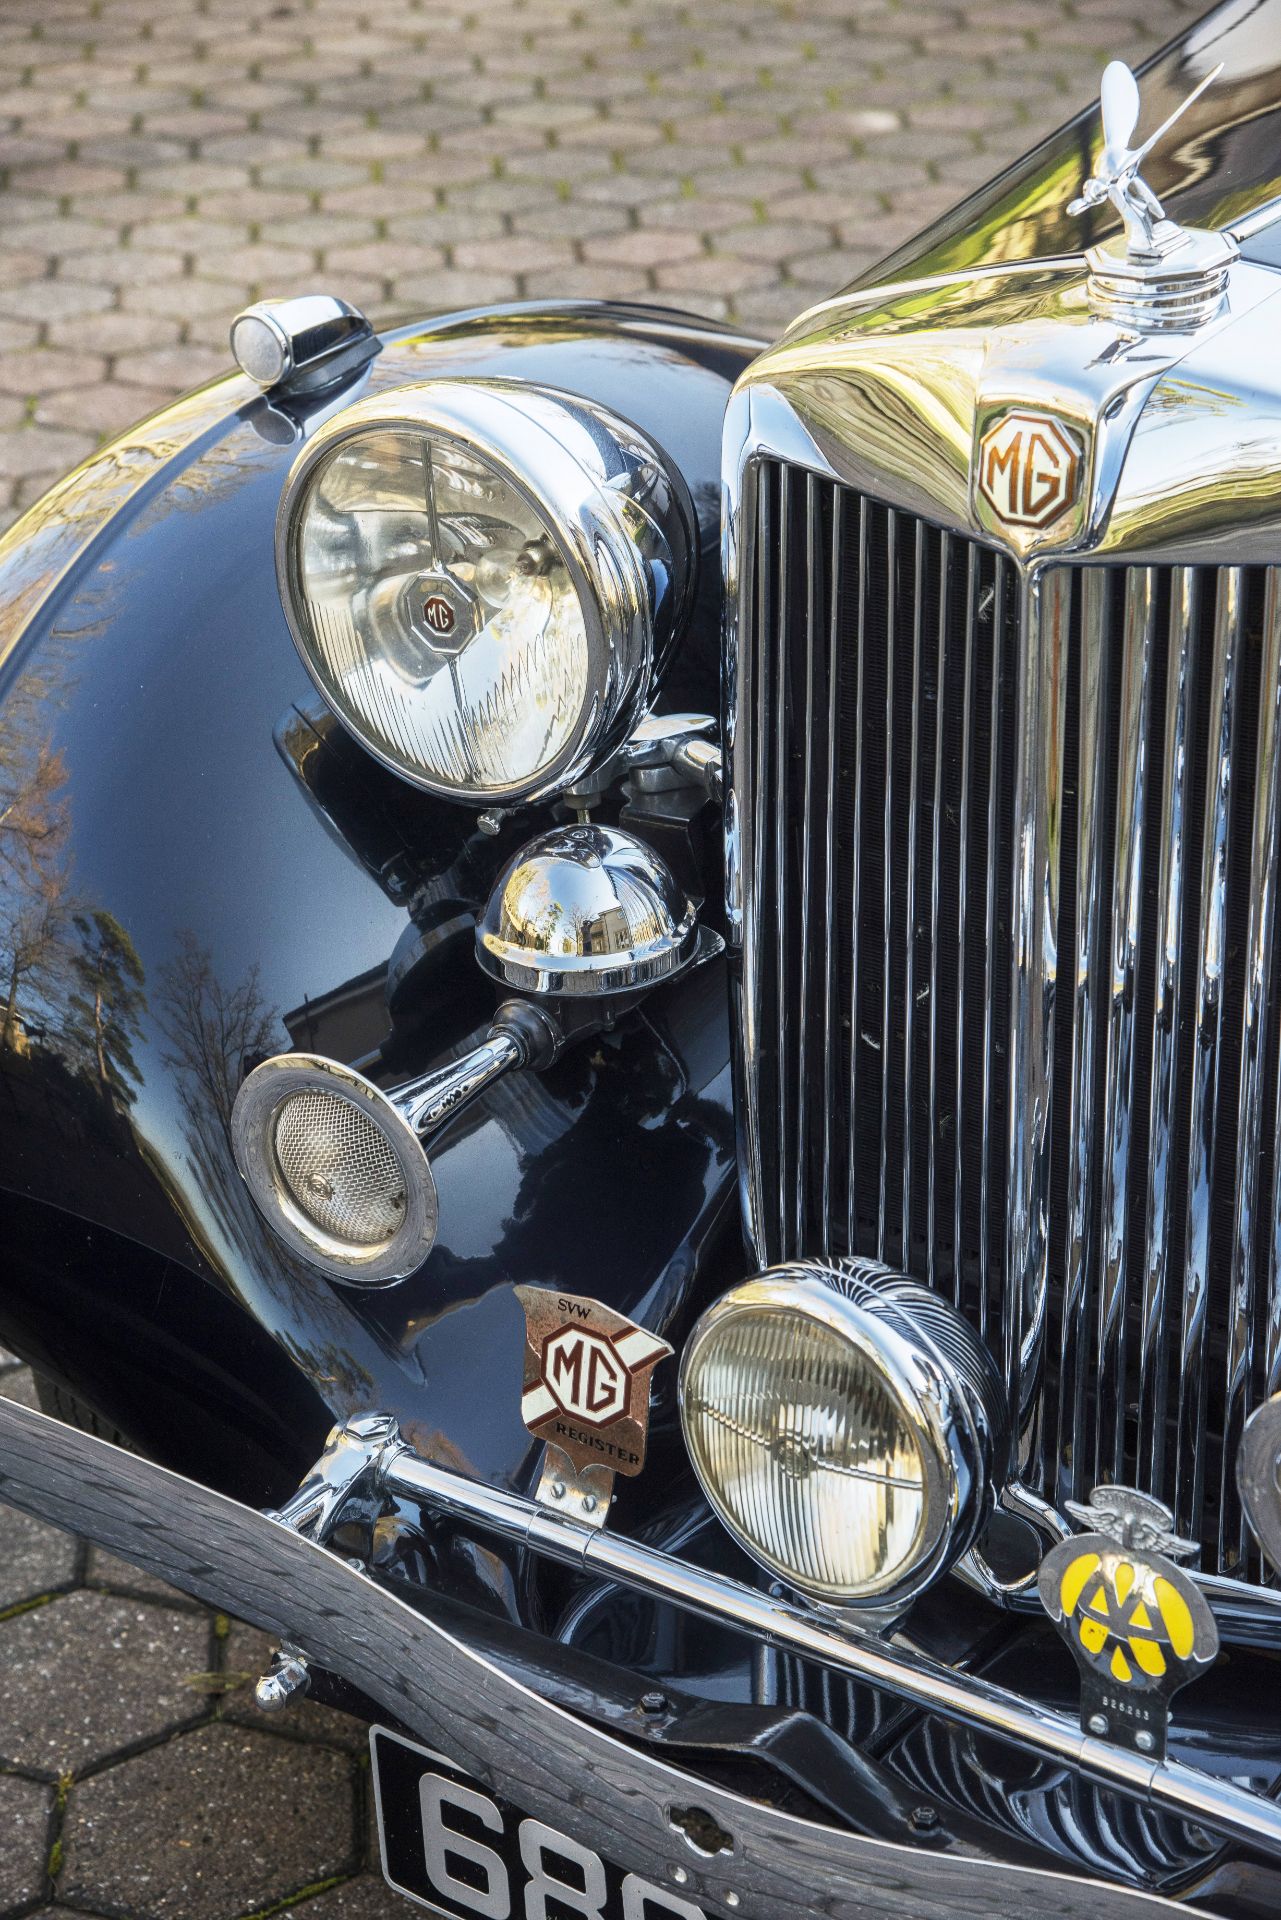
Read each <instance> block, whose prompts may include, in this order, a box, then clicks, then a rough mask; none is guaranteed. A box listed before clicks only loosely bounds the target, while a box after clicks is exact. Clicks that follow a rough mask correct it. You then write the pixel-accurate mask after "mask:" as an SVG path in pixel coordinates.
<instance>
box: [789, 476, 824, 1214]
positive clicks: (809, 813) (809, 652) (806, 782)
mask: <svg viewBox="0 0 1281 1920" xmlns="http://www.w3.org/2000/svg"><path fill="white" fill-rule="evenodd" d="M801 484H802V485H803V486H804V489H805V622H804V633H805V694H804V708H803V711H804V721H803V724H802V727H801V769H802V771H801V861H800V872H799V874H798V876H797V890H798V894H799V898H800V952H799V955H798V966H799V971H800V994H799V996H798V999H799V1005H798V1006H797V1008H796V1016H795V1017H796V1023H797V1035H796V1043H797V1044H796V1165H795V1168H794V1170H793V1175H792V1195H793V1208H794V1224H793V1231H794V1240H793V1245H794V1246H795V1247H796V1248H797V1249H799V1248H800V1247H801V1245H802V1244H803V1242H804V1237H805V1225H806V1204H805V1201H806V1185H807V1178H806V1176H807V1172H808V1168H809V1151H808V1148H809V1105H810V1103H809V1100H808V1098H807V1093H808V1078H809V1072H810V1057H809V1051H810V1050H809V1028H810V1015H809V1005H810V977H811V973H812V971H813V970H814V968H815V963H816V961H817V959H818V956H817V955H815V954H814V953H813V952H812V942H811V939H810V892H811V888H812V886H813V878H814V876H813V848H814V727H815V718H816V716H815V713H814V673H815V664H816V662H815V655H816V653H817V651H818V649H817V647H816V646H815V636H816V634H817V632H818V629H819V609H818V596H819V595H820V593H821V591H822V584H823V583H822V575H821V571H820V568H819V564H818V550H817V532H818V529H817V526H816V518H817V510H818V482H817V481H816V480H815V478H814V476H813V475H812V474H807V475H805V476H803V479H802V481H801Z"/></svg>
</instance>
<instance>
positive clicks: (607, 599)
mask: <svg viewBox="0 0 1281 1920" xmlns="http://www.w3.org/2000/svg"><path fill="white" fill-rule="evenodd" d="M696 555H697V527H696V522H695V519H694V510H693V506H692V504H691V502H690V499H689V495H688V492H687V489H686V488H685V485H684V483H683V481H681V480H680V478H679V477H678V476H677V475H676V474H675V472H674V471H673V470H672V469H671V468H670V466H669V465H668V463H667V461H666V460H665V459H664V457H663V455H662V454H660V453H659V451H658V450H657V448H655V447H654V446H652V445H651V444H650V443H649V442H648V441H646V440H645V439H644V438H643V437H642V435H641V434H640V433H639V432H638V431H637V430H636V429H635V428H634V427H632V426H629V425H628V424H627V423H626V422H624V421H622V420H619V419H618V418H617V417H616V416H615V415H613V414H611V413H608V412H607V411H606V410H605V409H603V408H600V407H596V406H593V405H591V404H590V403H589V402H587V401H584V400H580V399H577V398H574V397H573V396H571V395H568V394H559V393H552V392H550V391H546V390H544V389H540V388H536V387H529V386H526V385H524V384H523V383H521V382H519V381H515V380H487V381H474V382H473V381H462V380H434V381H426V382H424V383H423V384H422V385H420V386H415V387H402V388H399V389H397V390H396V391H395V392H392V393H385V394H379V395H377V396H376V397H374V398H372V399H368V400H363V401H361V402H359V403H358V404H357V405H355V406H353V407H350V408H348V409H347V410H346V411H345V412H343V413H341V414H339V415H337V416H336V417H335V418H334V419H333V420H331V421H330V422H329V423H328V424H327V425H326V426H324V427H322V428H321V429H320V431H319V432H318V433H317V434H316V435H315V437H314V439H313V440H312V441H311V442H310V444H309V445H308V446H307V448H306V449H305V451H304V452H303V453H302V454H301V455H300V456H299V459H298V461H297V462H296V463H295V466H294V468H293V471H292V472H291V474H290V476H289V480H288V483H287V485H286V488H285V494H284V498H283V500H282V502H281V509H280V518H279V522H278V528H277V568H278V572H279V576H280V587H281V594H282V597H283V600H284V606H285V612H286V615H287V617H288V620H289V625H290V628H291V631H292V633H293V636H294V640H295V643H296V645H297V647H298V650H299V652H300V653H301V655H302V658H303V661H304V663H305V664H306V667H307V670H308V672H309V673H310V674H311V676H312V678H313V679H314V681H315V682H316V685H317V687H318V688H319V690H320V692H321V693H322V694H323V695H324V697H325V699H326V700H327V701H328V703H329V705H330V706H331V707H332V708H333V710H334V712H335V713H336V714H337V716H338V718H339V719H340V720H341V721H342V722H343V723H344V725H346V726H347V727H348V728H349V729H350V731H351V732H352V733H353V734H354V735H355V736H356V738H357V739H358V740H359V741H361V743H362V744H363V745H364V746H365V747H366V748H367V749H368V750H369V751H370V752H371V753H372V754H374V755H375V756H376V757H377V758H378V759H379V760H381V761H383V762H384V763H385V764H386V765H387V766H390V767H392V768H393V769H394V770H395V771H396V772H397V773H400V774H402V775H403V776H404V777H405V778H406V779H408V780H412V781H413V782H414V783H415V784H416V785H418V786H421V787H426V788H428V789H430V790H431V791H432V792H435V793H441V794H447V795H450V796H451V797H453V798H455V799H459V800H471V801H475V802H477V803H488V802H493V801H496V800H498V801H509V802H510V801H518V800H526V799H533V798H536V797H538V796H540V795H545V794H550V793H553V792H555V791H557V790H558V789H560V788H563V787H565V786H567V785H569V784H570V783H571V782H572V781H573V779H574V778H575V777H576V776H577V775H578V774H580V773H581V772H582V771H583V770H584V769H585V767H586V766H587V765H588V764H589V762H590V761H591V760H592V759H593V758H594V757H595V756H596V755H597V754H598V753H600V752H603V751H605V750H607V749H608V748H610V747H612V746H613V745H614V744H616V742H617V740H618V739H619V738H620V737H621V735H622V733H623V732H624V731H625V730H626V728H627V727H628V726H629V725H630V724H631V723H632V722H633V721H634V720H635V719H637V718H638V717H639V716H640V714H641V713H642V712H643V711H644V709H645V708H646V707H647V705H648V703H649V701H650V699H651V698H652V695H653V693H654V690H655V687H656V684H657V679H658V675H659V673H660V671H661V668H662V665H663V662H664V659H665V656H666V653H667V651H668V648H669V645H670V642H671V641H672V639H673V637H674V635H675V633H676V631H677V629H678V627H679V624H680V621H681V619H682V617H683V614H684V611H685V608H686V606H687V605H688V601H689V598H690V595H691V592H692V588H693V570H694V564H695V560H696Z"/></svg>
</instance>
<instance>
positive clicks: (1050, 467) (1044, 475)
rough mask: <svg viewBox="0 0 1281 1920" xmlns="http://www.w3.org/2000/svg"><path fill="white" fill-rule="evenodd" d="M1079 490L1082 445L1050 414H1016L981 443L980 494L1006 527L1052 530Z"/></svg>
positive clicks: (998, 423) (992, 429)
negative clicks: (1045, 528)
mask: <svg viewBox="0 0 1281 1920" xmlns="http://www.w3.org/2000/svg"><path fill="white" fill-rule="evenodd" d="M1080 484H1081V448H1080V443H1079V441H1078V439H1077V437H1076V435H1075V434H1074V433H1072V432H1071V431H1070V430H1069V429H1068V428H1067V427H1065V426H1064V425H1063V423H1062V421H1060V420H1056V419H1055V418H1054V417H1053V415H1052V414H1048V413H1032V412H1030V411H1028V410H1026V409H1024V408H1016V409H1014V411H1013V412H1010V413H1004V414H1002V415H1001V416H1000V418H999V419H997V420H995V421H993V423H992V425H991V426H990V427H989V428H988V429H987V432H986V433H985V434H984V435H983V437H982V439H981V440H980V441H979V447H978V491H979V494H980V496H981V498H982V499H983V500H985V501H986V503H987V505H988V506H989V507H990V508H991V510H992V512H993V513H994V514H995V516H996V518H997V520H998V521H1000V522H1002V523H1003V524H1004V525H1006V526H1009V527H1033V528H1038V529H1039V528H1041V527H1048V526H1052V525H1053V523H1054V522H1055V521H1056V520H1058V519H1060V518H1061V517H1062V515H1063V514H1065V513H1066V512H1067V510H1068V508H1069V507H1070V506H1072V505H1073V503H1074V502H1075V500H1076V497H1077V493H1078V492H1079V490H1080Z"/></svg>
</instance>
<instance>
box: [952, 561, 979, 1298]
mask: <svg viewBox="0 0 1281 1920" xmlns="http://www.w3.org/2000/svg"><path fill="white" fill-rule="evenodd" d="M978 599H979V550H978V548H977V547H976V546H974V545H973V544H971V546H970V549H969V552H968V554H967V555H966V565H965V664H964V667H963V669H962V673H963V682H962V684H963V687H964V692H963V695H962V699H961V778H960V807H959V812H960V823H959V824H960V861H959V872H958V874H957V908H956V918H957V934H958V939H957V952H958V954H959V956H960V962H959V967H958V979H957V994H956V1089H955V1092H956V1100H955V1106H954V1109H953V1110H954V1113H955V1121H954V1127H955V1132H956V1139H955V1143H954V1148H953V1154H952V1167H953V1175H952V1177H953V1180H954V1182H955V1197H954V1203H953V1210H952V1211H953V1221H952V1245H953V1247H954V1248H955V1257H954V1263H953V1272H952V1300H953V1304H954V1305H956V1306H958V1307H959V1306H960V1304H961V1300H962V1297H963V1295H964V1290H965V1289H964V1272H963V1269H964V1259H965V1253H964V1249H965V1158H964V1155H965V1140H966V1131H965V1091H966V1085H965V1083H966V1068H965V1021H966V1005H965V960H964V956H965V953H966V951H967V947H966V939H967V934H968V931H969V918H968V916H969V821H970V742H971V740H972V739H973V733H974V714H973V706H972V702H973V692H974V653H975V648H976V647H977V645H978V637H977V629H978Z"/></svg>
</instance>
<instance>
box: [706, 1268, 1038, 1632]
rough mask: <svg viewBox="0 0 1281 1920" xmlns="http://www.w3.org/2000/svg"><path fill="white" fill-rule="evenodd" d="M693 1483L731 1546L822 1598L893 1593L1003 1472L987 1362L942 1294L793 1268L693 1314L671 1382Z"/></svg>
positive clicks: (898, 1598) (883, 1600) (945, 1550)
mask: <svg viewBox="0 0 1281 1920" xmlns="http://www.w3.org/2000/svg"><path fill="white" fill-rule="evenodd" d="M680 1396H681V1421H682V1425H683V1428H684V1433H685V1442H686V1445H687V1447H688V1449H689V1454H690V1458H691V1460H692V1461H693V1464H694V1468H695V1471H696V1472H697V1474H698V1477H699V1479H700V1481H701V1482H702V1485H703V1490H704V1492H705V1493H706V1494H707V1497H708V1499H709V1500H710V1501H711V1503H712V1505H713V1507H715V1509H716V1511H717V1513H718V1514H719V1515H720V1517H721V1519H722V1520H723V1521H724V1523H725V1525H726V1526H727V1527H728V1528H729V1530H730V1532H731V1533H732V1534H733V1535H734V1537H735V1538H736V1539H737V1540H738V1542H739V1543H740V1545H741V1546H743V1547H744V1548H746V1550H747V1552H748V1553H750V1554H751V1555H753V1557H754V1558H755V1559H757V1560H759V1561H760V1562H761V1564H762V1565H763V1566H765V1567H767V1568H768V1569H769V1570H770V1572H772V1573H775V1574H777V1575H779V1576H781V1577H782V1578H783V1579H784V1580H786V1581H787V1582H788V1583H789V1584H790V1585H792V1586H794V1587H795V1588H797V1589H798V1590H799V1591H800V1592H802V1593H805V1594H807V1595H809V1596H811V1597H812V1598H814V1599H816V1600H822V1601H825V1602H828V1603H830V1604H833V1605H838V1606H876V1607H891V1606H895V1605H898V1604H899V1603H902V1602H905V1601H907V1600H909V1599H910V1598H911V1597H912V1596H913V1595H914V1594H916V1593H918V1592H920V1591H921V1590H922V1589H923V1588H924V1587H925V1586H927V1585H928V1584H929V1583H930V1581H932V1580H934V1579H936V1578H937V1577H938V1575H939V1574H941V1573H942V1572H943V1571H944V1570H945V1569H946V1568H947V1567H948V1566H950V1565H951V1564H952V1562H953V1561H954V1560H955V1559H957V1557H958V1556H959V1555H960V1554H962V1553H963V1552H964V1551H965V1550H966V1549H967V1548H968V1547H969V1546H971V1545H973V1543H974V1540H975V1538H976V1537H977V1534H978V1531H979V1529H980V1527H981V1525H982V1522H983V1520H984V1517H985V1515H986V1512H987V1510H988V1506H989V1502H990V1497H991V1493H992V1489H993V1486H994V1484H995V1482H996V1480H997V1478H998V1477H1000V1476H1003V1473H1004V1465H1005V1450H1006V1447H1007V1444H1008V1442H1007V1438H1006V1435H1007V1428H1008V1422H1007V1421H1006V1418H1005V1412H1004V1395H1003V1392H1002V1388H1001V1383H1000V1380H999V1377H998V1375H997V1372H996V1368H995V1365H994V1363H993V1361H992V1359H991V1357H990V1355H989V1354H988V1352H987V1350H986V1348H985V1347H984V1346H983V1345H982V1343H981V1342H980V1341H979V1340H978V1338H977V1337H976V1335H975V1334H974V1333H973V1332H972V1331H971V1329H970V1327H969V1326H968V1325H967V1323H966V1322H965V1321H964V1320H963V1319H962V1318H961V1316H960V1314H958V1313H957V1312H956V1311H955V1310H954V1309H953V1308H952V1307H951V1306H949V1305H948V1303H947V1302H946V1301H943V1300H940V1299H939V1297H938V1296H937V1295H936V1294H934V1293H931V1292H930V1291H929V1289H928V1288H926V1287H923V1286H921V1285H920V1284H919V1283H918V1282H917V1281H914V1280H910V1279H908V1278H907V1277H906V1276H905V1275H902V1274H896V1273H892V1272H891V1271H889V1269H887V1268H884V1267H880V1266H876V1265H874V1264H872V1263H870V1262H858V1261H842V1262H833V1263H831V1264H826V1263H823V1262H819V1261H810V1260H801V1261H797V1262H796V1263H795V1264H793V1265H791V1266H782V1267H773V1268H771V1269H770V1270H769V1271H768V1272H767V1273H763V1274H761V1275H759V1276H758V1277H757V1278H756V1279H754V1280H749V1281H747V1282H746V1283H745V1284H744V1285H742V1286H738V1287H735V1288H733V1289H732V1291H731V1292H729V1293H728V1294H726V1295H725V1296H724V1298H723V1299H721V1300H719V1301H717V1303H716V1304H715V1306H713V1307H711V1308H710V1309H709V1310H708V1312H707V1313H705V1314H704V1315H703V1317H702V1319H701V1320H700V1321H699V1322H698V1325H697V1326H696V1327H695V1329H694V1331H693V1333H692V1334H691V1336H690V1339H689V1342H688V1344H687V1346H686V1349H685V1354H684V1359H683V1361H682V1365H681V1379H680Z"/></svg>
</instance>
